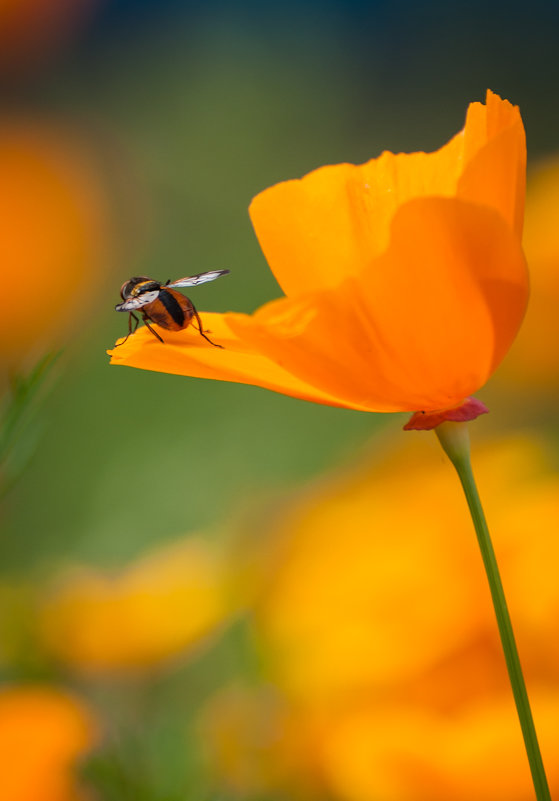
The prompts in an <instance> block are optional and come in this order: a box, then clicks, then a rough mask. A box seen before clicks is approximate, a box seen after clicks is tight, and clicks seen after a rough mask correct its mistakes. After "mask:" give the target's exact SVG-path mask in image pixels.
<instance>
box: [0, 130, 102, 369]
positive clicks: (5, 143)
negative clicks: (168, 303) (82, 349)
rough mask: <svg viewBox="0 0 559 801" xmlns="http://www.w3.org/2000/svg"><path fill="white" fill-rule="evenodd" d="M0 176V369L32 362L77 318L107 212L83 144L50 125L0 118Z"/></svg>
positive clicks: (98, 260)
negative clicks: (0, 283)
mask: <svg viewBox="0 0 559 801" xmlns="http://www.w3.org/2000/svg"><path fill="white" fill-rule="evenodd" d="M0 174H1V175H2V193H1V195H0V259H1V262H2V276H3V278H4V280H5V281H6V283H7V287H8V289H9V292H8V295H7V296H6V297H5V298H4V303H3V304H2V324H1V337H0V365H1V367H2V372H3V371H4V370H5V369H6V368H13V367H15V366H17V365H19V364H20V362H21V361H23V360H25V359H29V360H30V362H31V363H33V362H34V361H35V360H36V359H37V358H39V357H40V356H41V355H43V353H44V352H45V351H46V350H48V349H49V348H52V347H53V346H56V344H57V342H58V341H59V339H60V335H61V333H62V332H64V331H65V330H66V329H67V328H68V326H69V324H70V322H74V321H76V320H78V319H79V318H80V317H82V316H83V314H84V308H83V300H82V298H83V296H84V294H85V293H86V292H89V291H90V285H91V283H93V291H94V292H96V291H97V290H96V287H97V286H98V285H99V283H100V278H101V276H103V275H104V273H105V271H106V266H105V265H106V263H107V249H108V225H107V219H108V213H107V200H106V197H105V193H104V191H103V188H102V186H101V182H100V181H99V178H98V176H97V174H96V173H95V170H94V168H93V166H92V164H91V162H90V159H89V158H88V156H87V149H84V148H83V147H82V146H81V145H80V144H78V143H77V142H76V140H75V138H74V137H73V136H72V135H71V134H70V133H69V132H67V131H65V130H63V129H61V128H59V127H57V126H55V125H51V124H46V123H41V122H38V121H32V120H22V119H15V118H10V119H7V118H4V119H2V120H0ZM92 278H94V280H93V282H92V280H91V279H92ZM76 299H78V300H76ZM0 377H1V376H0Z"/></svg>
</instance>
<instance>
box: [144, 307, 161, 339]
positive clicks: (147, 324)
mask: <svg viewBox="0 0 559 801" xmlns="http://www.w3.org/2000/svg"><path fill="white" fill-rule="evenodd" d="M142 317H143V318H144V323H145V324H146V326H147V328H149V330H150V331H151V333H152V334H153V336H154V337H156V338H157V339H158V340H159V341H160V342H163V343H164V342H165V340H164V339H162V338H161V337H160V336H159V334H158V333H157V331H154V329H153V328H152V327H151V325H150V324H149V323H148V320H149V317H148V316H147V314H146V313H145V312H142Z"/></svg>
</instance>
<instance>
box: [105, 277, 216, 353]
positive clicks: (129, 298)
mask: <svg viewBox="0 0 559 801" xmlns="http://www.w3.org/2000/svg"><path fill="white" fill-rule="evenodd" d="M228 272H229V270H210V272H207V273H198V275H191V276H189V277H188V278H179V280H178V281H170V280H169V281H167V282H166V283H165V284H161V283H160V282H159V281H154V280H153V279H152V278H148V277H147V276H145V275H144V276H136V277H135V278H130V279H129V280H128V281H125V282H124V284H123V285H122V286H121V288H120V296H121V298H122V301H123V302H122V303H119V304H118V305H117V306H115V311H119V312H128V315H129V316H128V335H127V337H126V339H124V340H123V341H122V342H119V345H124V343H125V342H126V340H127V339H128V337H129V336H130V334H132V333H133V332H134V331H136V328H137V327H138V324H139V322H140V320H139V319H138V317H137V316H136V315H135V314H134V312H135V311H139V312H140V314H141V315H142V319H143V321H144V323H145V324H146V326H147V328H149V330H150V331H151V333H152V334H153V335H154V337H156V338H157V339H158V340H159V341H160V342H163V341H164V340H163V339H162V337H160V336H159V334H158V333H157V331H155V330H154V329H153V328H152V327H151V325H150V324H149V321H150V320H151V322H152V323H157V325H158V326H160V327H161V328H166V329H167V331H181V330H182V329H183V328H187V327H188V326H189V325H190V323H192V322H193V320H196V324H194V323H193V325H194V327H195V328H197V330H198V331H199V332H200V335H201V336H203V337H204V339H205V340H207V341H208V342H209V343H210V344H211V345H214V347H216V348H221V347H222V345H218V344H217V343H216V342H212V341H211V339H210V338H209V337H207V336H206V333H205V331H204V329H203V328H202V320H201V319H200V315H199V314H198V312H197V311H196V308H195V306H194V304H193V303H192V301H191V300H190V298H187V297H185V296H184V295H182V294H181V293H180V292H177V291H176V289H175V287H179V286H181V287H182V286H198V284H205V283H207V282H208V281H215V279H216V278H220V277H221V276H222V275H227V273H228ZM132 319H134V322H135V325H134V331H133V330H132Z"/></svg>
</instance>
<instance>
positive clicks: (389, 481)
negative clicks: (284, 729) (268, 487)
mask: <svg viewBox="0 0 559 801" xmlns="http://www.w3.org/2000/svg"><path fill="white" fill-rule="evenodd" d="M476 462H477V465H478V474H479V479H480V483H481V485H482V486H483V487H484V497H485V505H486V508H487V514H488V518H489V519H490V520H491V521H492V530H493V532H494V540H495V547H496V550H497V555H498V558H499V561H500V563H501V568H502V573H503V580H504V583H505V586H506V588H507V594H508V596H509V603H510V607H511V612H512V615H513V618H514V619H515V621H516V627H515V628H516V634H517V640H518V644H519V650H520V655H521V659H522V662H523V665H524V668H525V671H526V676H527V682H528V685H529V687H530V692H531V696H533V700H534V714H535V717H536V720H537V721H538V730H539V736H540V741H541V746H542V751H543V756H544V761H545V763H546V765H548V766H549V767H548V771H549V781H550V784H551V790H552V795H553V794H554V793H557V792H559V767H558V763H557V760H556V759H555V754H556V753H557V749H558V748H559V727H558V726H557V715H558V712H559V649H558V648H557V646H556V640H557V637H556V633H557V615H558V614H559V585H558V584H557V580H556V563H557V560H556V558H555V556H556V555H557V551H558V546H557V536H556V531H557V525H558V524H559V502H558V500H557V499H558V498H559V475H558V474H557V472H554V471H553V470H552V468H551V467H550V465H549V464H548V462H547V460H546V458H545V457H544V454H543V450H542V449H541V448H540V446H539V445H538V444H535V443H534V442H532V441H531V440H530V438H529V437H526V436H525V437H522V436H519V437H517V438H510V439H508V440H504V441H501V442H497V443H492V445H490V446H489V445H488V446H486V447H485V448H484V449H481V451H480V452H479V453H478V454H476ZM433 486H437V496H436V498H434V497H433V492H432V487H433ZM402 487H404V488H405V489H404V490H402ZM463 503H464V502H463V499H461V498H460V490H459V487H457V486H456V481H455V476H454V474H453V471H452V468H451V466H450V464H447V463H446V462H444V461H443V460H442V459H441V458H440V456H439V453H438V451H436V450H435V446H433V451H432V455H431V456H430V457H429V455H427V456H426V454H425V449H424V447H423V446H421V445H420V444H418V443H417V441H414V442H410V443H409V445H408V447H406V448H400V449H399V450H396V449H394V450H392V451H384V452H379V448H378V445H377V453H376V458H375V462H374V464H372V465H371V464H370V463H368V464H363V465H361V466H357V467H353V468H351V470H348V471H347V472H346V473H345V474H342V475H341V476H340V475H337V476H332V477H331V478H330V479H329V480H324V481H323V482H321V483H319V484H317V486H315V488H314V489H313V490H311V491H309V492H307V493H305V494H303V496H299V497H298V499H297V501H296V503H294V505H293V507H292V508H291V509H287V510H286V511H285V512H284V515H283V517H282V516H280V517H279V518H278V519H276V521H275V522H274V526H273V528H272V532H271V534H272V540H273V548H272V553H273V556H274V558H273V568H272V566H270V572H269V574H268V575H267V578H266V580H265V581H263V582H262V584H263V587H264V589H263V590H262V593H261V597H260V599H259V601H258V606H257V612H256V630H257V636H258V642H259V644H260V648H261V649H262V652H263V653H264V654H265V655H266V662H265V663H266V666H267V676H268V678H269V679H270V680H271V681H273V684H274V686H275V687H276V688H277V689H278V691H280V692H283V694H284V698H285V699H286V704H287V708H288V709H291V712H292V714H293V715H295V716H296V717H298V718H299V720H300V725H301V727H303V728H304V729H305V730H306V731H307V736H308V740H307V749H308V752H309V755H308V756H307V759H308V764H307V765H306V766H301V767H300V770H301V773H302V776H303V779H302V780H303V781H307V780H308V778H309V776H313V777H316V776H317V775H319V776H320V775H321V776H322V783H323V784H322V797H324V796H325V797H329V798H334V799H338V800H339V801H471V799H473V798H475V799H481V801H529V799H531V798H532V797H533V795H532V792H533V791H532V789H531V780H530V772H529V768H528V762H527V760H526V758H525V754H524V752H523V744H522V737H521V733H520V731H519V729H518V726H517V725H516V722H515V710H514V703H513V699H512V695H511V694H510V690H509V686H508V680H507V674H506V669H505V664H504V659H503V656H502V653H501V649H500V647H499V639H498V634H497V630H496V624H495V621H494V620H493V617H492V613H491V605H490V602H489V597H488V596H489V593H488V589H487V587H486V583H485V579H484V575H483V568H482V566H481V564H480V562H479V558H478V554H477V552H476V545H475V542H473V541H472V537H471V530H470V525H471V524H470V523H469V521H468V519H467V517H466V516H465V515H464V514H463V508H462V507H463ZM259 535H260V536H261V532H259ZM276 543H279V546H278V545H277V544H276ZM558 558H559V557H558ZM309 742H310V743H311V744H310V745H309ZM282 749H283V746H282V744H279V745H278V751H279V756H278V759H279V760H282V759H283V753H282ZM317 765H318V767H317ZM295 782H297V779H295ZM319 797H320V794H319Z"/></svg>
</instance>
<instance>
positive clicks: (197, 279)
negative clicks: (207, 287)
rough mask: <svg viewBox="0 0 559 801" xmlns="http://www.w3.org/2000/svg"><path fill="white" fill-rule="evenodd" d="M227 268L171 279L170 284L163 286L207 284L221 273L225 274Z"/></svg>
mask: <svg viewBox="0 0 559 801" xmlns="http://www.w3.org/2000/svg"><path fill="white" fill-rule="evenodd" d="M228 272H229V270H210V271H209V272H207V273H198V275H190V276H188V278H179V279H178V281H171V283H170V284H165V286H168V287H171V289H172V288H174V287H177V286H198V284H207V282H208V281H215V279H216V278H220V277H221V276H222V275H227V273H228Z"/></svg>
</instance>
